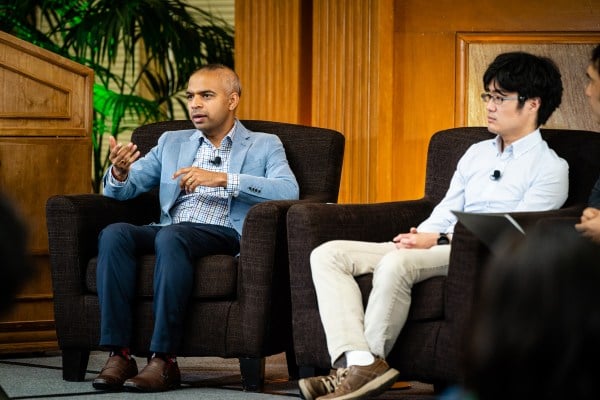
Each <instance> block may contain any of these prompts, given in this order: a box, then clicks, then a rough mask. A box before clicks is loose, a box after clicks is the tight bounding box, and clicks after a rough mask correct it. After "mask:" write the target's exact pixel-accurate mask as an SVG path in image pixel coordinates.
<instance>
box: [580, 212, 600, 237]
mask: <svg viewBox="0 0 600 400" xmlns="http://www.w3.org/2000/svg"><path fill="white" fill-rule="evenodd" d="M575 229H577V230H578V231H579V232H581V234H582V235H583V236H585V237H587V238H590V239H592V240H593V241H594V242H597V243H600V210H598V209H597V208H592V207H588V208H586V209H585V210H583V213H582V214H581V222H580V223H578V224H575Z"/></svg>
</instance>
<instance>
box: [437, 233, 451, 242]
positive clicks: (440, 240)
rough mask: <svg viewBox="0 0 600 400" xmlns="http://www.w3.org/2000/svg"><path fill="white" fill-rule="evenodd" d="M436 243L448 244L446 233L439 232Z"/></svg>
mask: <svg viewBox="0 0 600 400" xmlns="http://www.w3.org/2000/svg"><path fill="white" fill-rule="evenodd" d="M437 244H450V239H449V238H448V234H447V233H444V232H440V237H438V240H437Z"/></svg>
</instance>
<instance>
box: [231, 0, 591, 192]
mask: <svg viewBox="0 0 600 400" xmlns="http://www.w3.org/2000/svg"><path fill="white" fill-rule="evenodd" d="M235 14H236V69H237V70H238V73H239V74H240V77H241V79H242V84H243V85H244V87H245V93H244V96H245V97H243V98H242V105H241V107H240V116H241V117H243V118H262V119H273V120H277V121H286V122H298V123H305V124H311V125H317V126H323V127H329V128H333V129H337V130H339V131H341V132H343V133H344V135H345V136H346V139H347V146H346V155H345V160H344V171H343V176H342V187H341V190H340V199H339V200H340V202H346V203H348V202H379V201H389V200H397V199H411V198H417V197H420V196H422V194H423V186H424V177H425V175H424V172H425V171H424V169H425V161H426V152H427V144H428V142H429V138H430V137H431V135H432V134H433V133H434V132H435V131H437V130H440V129H445V128H449V127H453V126H457V125H458V124H459V123H462V121H457V119H456V110H457V108H458V107H459V106H458V105H457V104H456V100H457V98H458V96H457V90H459V88H457V84H456V78H457V76H456V70H457V68H458V64H457V63H458V62H459V61H460V60H459V59H458V58H457V54H458V51H457V36H458V35H460V34H461V33H465V32H481V33H499V34H503V33H518V34H521V33H527V32H536V33H539V34H540V35H543V33H544V32H549V33H552V34H553V35H558V36H560V33H561V32H564V33H565V34H569V33H574V32H575V33H582V34H585V33H590V32H600V2H597V1H592V2H590V1H589V0H553V1H552V2H551V4H549V3H548V1H545V0H531V1H528V2H525V3H524V2H522V1H520V0H505V1H503V2H501V3H499V2H497V1H492V0H480V1H478V2H476V3H473V2H471V1H469V0H431V1H429V2H427V6H426V7H425V6H424V5H423V2H422V1H420V0H290V1H285V2H283V1H277V0H237V1H236V13H235ZM583 73H584V71H581V74H583ZM565 84H569V83H568V82H565ZM582 96H583V89H582ZM461 107H463V105H461ZM599 130H600V127H599Z"/></svg>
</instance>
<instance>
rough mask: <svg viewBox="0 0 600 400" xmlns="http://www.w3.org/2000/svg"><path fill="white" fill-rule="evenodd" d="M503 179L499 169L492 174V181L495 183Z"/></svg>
mask: <svg viewBox="0 0 600 400" xmlns="http://www.w3.org/2000/svg"><path fill="white" fill-rule="evenodd" d="M501 177H502V173H501V172H500V170H498V169H495V170H494V172H492V174H491V175H490V179H491V180H493V181H497V180H499V179H500V178H501Z"/></svg>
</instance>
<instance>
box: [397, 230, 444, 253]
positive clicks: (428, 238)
mask: <svg viewBox="0 0 600 400" xmlns="http://www.w3.org/2000/svg"><path fill="white" fill-rule="evenodd" d="M439 236H440V234H439V233H435V232H433V233H432V232H417V228H415V227H412V228H410V232H409V233H401V234H399V235H397V236H396V237H394V239H393V242H394V243H395V244H396V247H397V248H399V249H428V248H430V247H432V246H435V245H436V244H437V239H438V237H439Z"/></svg>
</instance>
